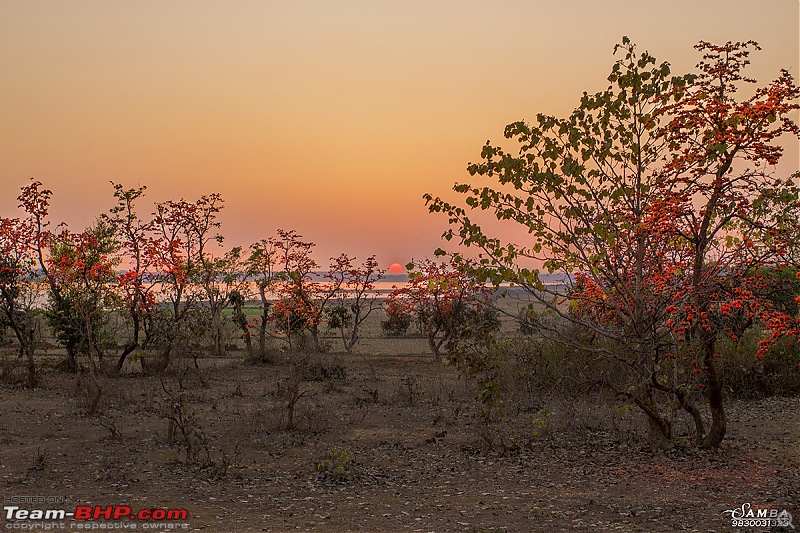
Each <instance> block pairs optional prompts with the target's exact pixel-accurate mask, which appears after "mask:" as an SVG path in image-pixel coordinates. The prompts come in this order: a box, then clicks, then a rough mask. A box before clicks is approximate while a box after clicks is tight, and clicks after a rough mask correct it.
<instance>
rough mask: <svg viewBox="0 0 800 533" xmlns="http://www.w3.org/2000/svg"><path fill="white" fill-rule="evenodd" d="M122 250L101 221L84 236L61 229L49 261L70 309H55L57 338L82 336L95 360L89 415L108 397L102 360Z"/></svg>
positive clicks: (91, 360)
mask: <svg viewBox="0 0 800 533" xmlns="http://www.w3.org/2000/svg"><path fill="white" fill-rule="evenodd" d="M116 252H117V243H116V241H115V239H114V228H112V227H110V226H108V225H106V224H105V223H104V222H103V221H102V220H99V221H98V222H97V223H96V224H95V225H94V226H92V227H91V228H89V229H87V230H85V231H83V232H81V233H72V232H70V231H69V230H67V229H63V230H62V231H60V232H59V233H58V234H57V235H56V236H55V237H54V238H53V241H52V243H51V247H50V257H49V258H48V264H49V266H50V271H49V272H50V275H51V276H52V277H53V278H54V279H55V280H57V283H58V285H59V286H60V287H61V290H62V293H61V294H62V300H61V303H62V304H63V303H66V305H67V306H68V308H67V309H63V308H61V307H58V308H55V309H52V313H53V314H54V316H55V317H57V320H55V321H53V324H54V329H55V332H56V335H57V336H59V338H62V337H67V338H68V342H74V339H72V338H71V336H72V335H74V334H76V333H77V334H78V335H79V336H80V338H81V342H80V347H81V348H82V349H83V351H84V352H85V353H86V356H87V360H88V362H89V372H90V377H91V379H92V383H93V386H94V392H93V396H92V399H91V400H90V403H89V406H88V408H89V412H94V411H95V410H96V409H97V406H98V402H99V400H100V397H101V395H102V387H101V384H100V381H99V379H98V375H99V372H100V369H99V364H98V359H99V358H101V357H102V351H101V337H102V335H103V331H102V329H103V326H104V324H105V323H106V321H107V314H106V313H105V312H106V311H107V310H109V309H114V308H115V307H116V294H115V282H116V270H115V269H116V266H117V255H116ZM65 326H67V327H65Z"/></svg>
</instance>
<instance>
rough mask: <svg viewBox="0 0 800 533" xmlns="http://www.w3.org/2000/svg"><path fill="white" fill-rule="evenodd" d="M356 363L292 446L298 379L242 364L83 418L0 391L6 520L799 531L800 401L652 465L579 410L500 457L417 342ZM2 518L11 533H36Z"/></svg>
mask: <svg viewBox="0 0 800 533" xmlns="http://www.w3.org/2000/svg"><path fill="white" fill-rule="evenodd" d="M359 349H360V350H361V351H362V352H363V353H369V354H370V355H369V356H367V355H358V354H356V355H347V354H335V355H326V356H324V358H323V359H322V360H321V363H320V364H321V365H322V367H325V368H334V369H335V368H336V365H342V366H343V367H344V368H345V369H346V379H344V380H342V379H340V378H342V376H340V375H333V374H332V375H324V372H322V375H320V370H319V368H321V367H317V370H316V372H317V374H316V375H310V376H309V378H316V379H317V381H313V380H312V381H306V382H304V383H303V385H302V390H301V392H305V394H304V395H303V397H302V398H301V399H300V401H299V403H298V407H297V429H295V430H291V431H287V430H285V429H283V426H284V425H285V422H286V407H285V406H286V399H285V396H286V388H287V383H289V382H290V375H291V372H290V369H289V366H288V365H287V363H286V362H285V361H278V362H277V363H275V364H272V365H263V364H262V365H252V364H246V363H244V362H243V361H242V359H243V355H242V352H234V353H232V354H231V355H230V356H229V357H227V358H225V359H212V358H205V359H201V360H200V372H198V371H196V370H193V371H190V372H188V373H187V374H185V375H183V376H182V377H181V374H180V373H179V372H177V371H176V372H173V373H172V374H171V375H170V376H168V377H167V378H166V379H163V380H162V379H161V378H157V377H146V376H142V375H141V374H139V373H137V372H136V369H135V368H132V369H130V371H129V373H128V374H126V375H124V376H122V377H114V378H112V377H107V378H103V389H104V394H103V400H102V402H101V406H100V411H99V413H98V414H96V415H93V416H89V415H87V414H86V412H85V408H84V406H85V400H84V397H83V396H82V393H81V390H82V388H83V387H85V381H84V383H83V384H82V385H81V386H78V385H77V384H76V378H75V377H74V376H69V375H64V374H61V373H58V372H56V371H55V370H53V369H51V370H46V371H45V372H44V373H43V378H44V385H43V387H41V388H38V389H36V390H22V389H17V388H11V387H9V386H5V388H0V420H2V424H1V425H0V487H1V488H2V490H0V492H2V496H3V497H4V498H6V499H5V503H4V505H9V502H11V501H12V500H9V498H11V497H20V496H56V497H64V501H63V502H62V503H57V504H54V505H51V506H50V508H55V509H66V510H71V509H74V507H75V506H77V505H103V506H106V505H128V506H130V507H131V508H132V509H133V510H134V511H136V510H139V509H147V508H171V509H186V510H187V511H188V518H187V519H186V520H178V521H173V522H168V523H162V524H161V525H160V526H159V527H161V528H162V529H161V530H165V529H163V528H165V527H167V526H176V527H183V524H188V526H186V527H187V528H188V530H204V531H209V532H235V531H275V532H279V531H374V532H392V531H415V532H416V531H420V532H429V531H433V532H440V531H441V532H444V531H466V532H479V531H509V532H512V531H513V532H527V531H565V530H574V531H590V530H591V531H637V532H638V531H647V532H649V531H702V532H708V531H735V530H737V529H736V528H733V527H732V526H731V521H730V518H729V515H726V514H723V512H724V511H725V510H731V509H734V508H740V507H741V505H742V504H744V503H751V504H752V505H754V506H762V507H763V506H767V505H770V506H773V507H775V508H780V509H784V508H785V509H789V510H790V512H793V515H794V520H795V527H800V501H799V500H800V476H798V474H800V469H799V468H798V465H800V446H798V443H800V399H797V398H788V399H786V398H784V399H768V400H762V401H754V402H732V403H730V404H729V409H728V413H729V434H728V437H727V439H726V440H725V442H724V445H723V446H722V448H721V449H720V450H718V451H698V450H672V451H669V452H652V451H650V450H649V449H648V448H647V447H646V446H645V445H644V444H643V439H642V438H641V435H636V434H631V435H628V434H626V433H625V431H626V430H618V431H609V430H608V429H607V426H606V425H604V423H602V421H600V422H598V419H599V418H601V417H602V416H604V415H602V413H601V411H600V410H598V411H596V412H595V411H592V408H591V406H589V408H588V409H589V410H588V411H583V412H584V413H585V420H582V421H581V420H577V418H579V417H580V414H579V413H580V412H581V411H579V410H575V409H573V410H567V411H565V413H566V415H565V417H566V418H569V419H572V420H569V421H570V422H571V423H570V424H565V423H564V422H565V419H562V421H561V422H558V423H556V419H557V417H558V415H559V413H556V416H555V417H554V418H553V422H552V423H551V424H550V426H552V427H546V428H545V427H543V428H541V429H542V431H541V432H540V433H541V434H539V435H538V436H537V437H536V438H534V439H533V440H532V443H531V445H530V446H529V447H525V448H520V449H517V450H513V451H505V452H500V451H493V450H490V449H488V448H487V446H486V445H485V441H484V440H483V439H482V438H481V437H480V431H479V430H480V427H478V424H477V422H476V420H477V419H476V418H475V416H474V413H473V411H472V402H471V397H472V395H473V391H472V390H471V389H470V387H469V386H467V385H466V384H465V382H464V380H463V379H459V378H458V376H457V373H456V371H455V370H454V369H453V368H452V367H446V366H440V365H435V364H433V363H432V362H431V361H430V356H429V355H424V343H422V341H420V340H418V339H400V340H397V341H388V340H384V341H378V340H372V341H370V340H369V339H367V340H365V342H364V343H363V344H362V345H361V346H360V348H359ZM326 365H327V366H326ZM189 367H190V368H193V365H191V364H190V365H189ZM312 370H313V369H312ZM312 374H313V372H312ZM179 377H181V379H180V380H179V379H178V378H179ZM84 379H85V378H84ZM179 381H180V382H182V386H181V384H179ZM181 387H183V388H182V389H181ZM181 391H182V392H181ZM176 402H177V404H176ZM170 409H173V413H175V412H178V413H180V414H181V416H182V417H183V418H184V420H185V425H186V427H187V434H188V437H187V439H184V438H183V437H182V433H181V432H180V428H179V427H173V428H172V432H171V433H172V434H171V435H170V427H169V423H168V421H167V419H166V418H165V414H167V413H168V412H169V410H170ZM175 409H177V411H175ZM552 409H554V410H556V411H557V410H558V407H553V408H552ZM559 428H568V430H567V429H564V430H563V431H562V430H560V429H559ZM187 440H188V441H189V442H190V443H191V444H192V445H193V450H192V452H191V453H192V454H193V455H195V458H194V460H193V461H188V460H187V455H188V454H187V450H186V447H185V443H186V441H187ZM342 452H344V453H342ZM17 505H19V506H20V507H21V508H23V509H32V508H36V506H35V505H32V504H28V505H26V504H17ZM41 505H43V504H40V507H39V508H43V507H41ZM44 508H46V506H45V507H44ZM4 513H5V511H4ZM5 518H6V516H5V514H4V516H3V519H2V520H0V522H2V523H3V525H2V527H3V528H4V530H5V529H8V530H11V529H12V528H13V529H15V530H20V529H21V528H22V527H24V526H23V525H22V524H28V525H30V526H34V525H35V522H36V521H25V520H5ZM100 522H104V521H103V520H100V521H98V522H97V524H98V527H99V523H100ZM75 523H76V522H75V521H73V520H70V519H67V520H66V521H65V522H64V524H65V527H66V529H73V530H74V529H75V527H76V526H75V525H74V524H75ZM152 524H153V523H152V522H150V523H143V522H136V521H128V522H124V521H123V522H121V523H118V524H117V526H118V528H117V530H120V529H119V528H121V527H122V526H125V527H126V528H127V529H131V528H133V526H137V529H143V528H144V527H145V526H148V525H152ZM106 525H108V524H106ZM111 526H112V527H113V524H111ZM40 527H43V526H40ZM54 527H55V526H54ZM738 530H739V531H741V530H742V529H741V528H738Z"/></svg>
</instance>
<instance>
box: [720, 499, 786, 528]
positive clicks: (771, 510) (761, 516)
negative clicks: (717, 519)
mask: <svg viewBox="0 0 800 533" xmlns="http://www.w3.org/2000/svg"><path fill="white" fill-rule="evenodd" d="M722 514H730V515H731V525H732V526H733V527H785V528H791V529H794V525H793V524H792V513H790V512H789V510H788V509H777V508H775V507H771V506H764V507H759V506H754V505H752V504H750V503H743V504H742V506H741V507H737V508H736V509H727V510H725V511H722Z"/></svg>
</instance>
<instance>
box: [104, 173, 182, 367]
mask: <svg viewBox="0 0 800 533" xmlns="http://www.w3.org/2000/svg"><path fill="white" fill-rule="evenodd" d="M112 185H113V187H114V198H116V199H117V205H115V206H114V207H112V208H111V210H110V212H109V214H108V215H105V216H104V219H105V220H107V221H108V222H109V224H111V226H112V227H113V228H114V230H115V234H116V239H117V242H118V243H119V254H120V257H119V263H120V266H121V271H120V272H119V274H118V276H117V284H118V289H119V293H120V295H121V310H122V315H123V316H124V317H125V318H126V319H127V320H128V321H129V331H130V338H129V340H128V342H127V343H126V344H125V345H124V346H123V348H122V352H121V353H120V356H119V358H118V360H117V366H116V371H117V372H119V371H120V370H121V369H122V365H123V364H124V363H125V360H126V358H127V357H128V356H129V355H130V354H131V353H132V352H133V351H134V350H136V349H137V348H139V347H140V346H141V347H144V348H146V347H148V346H149V345H150V344H151V342H152V341H153V340H154V335H155V330H154V320H155V311H156V309H157V307H158V300H157V297H156V293H157V291H158V284H159V281H161V280H163V279H164V278H165V277H166V276H169V275H170V273H171V272H172V271H173V270H175V269H180V267H181V262H180V255H179V254H177V253H176V248H177V247H178V245H179V244H180V243H179V242H178V241H172V242H166V241H165V240H164V238H163V236H162V237H158V236H157V235H156V233H155V223H154V221H153V220H152V219H150V220H144V219H142V218H141V217H140V216H139V214H138V213H137V210H136V202H137V201H138V200H139V199H140V198H142V197H143V196H144V192H145V190H146V187H136V188H131V189H125V188H123V186H122V185H120V184H116V183H113V182H112ZM142 334H143V335H144V338H143V339H142Z"/></svg>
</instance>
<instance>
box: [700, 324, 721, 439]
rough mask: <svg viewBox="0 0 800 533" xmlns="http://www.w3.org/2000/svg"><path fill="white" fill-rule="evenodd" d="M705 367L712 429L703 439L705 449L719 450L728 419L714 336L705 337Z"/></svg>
mask: <svg viewBox="0 0 800 533" xmlns="http://www.w3.org/2000/svg"><path fill="white" fill-rule="evenodd" d="M705 337H706V338H705V342H704V343H703V346H704V352H705V353H704V355H703V366H704V371H705V374H706V378H707V383H706V387H707V394H708V408H709V410H710V411H711V428H710V429H709V431H708V435H706V436H705V437H704V438H703V442H702V447H703V448H718V447H719V445H720V444H721V443H722V440H723V439H724V438H725V432H726V430H727V419H726V416H725V406H724V402H723V397H722V382H721V381H720V379H719V374H717V368H716V365H715V361H714V349H715V347H716V342H715V339H714V337H713V336H712V335H708V334H706V335H705Z"/></svg>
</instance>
